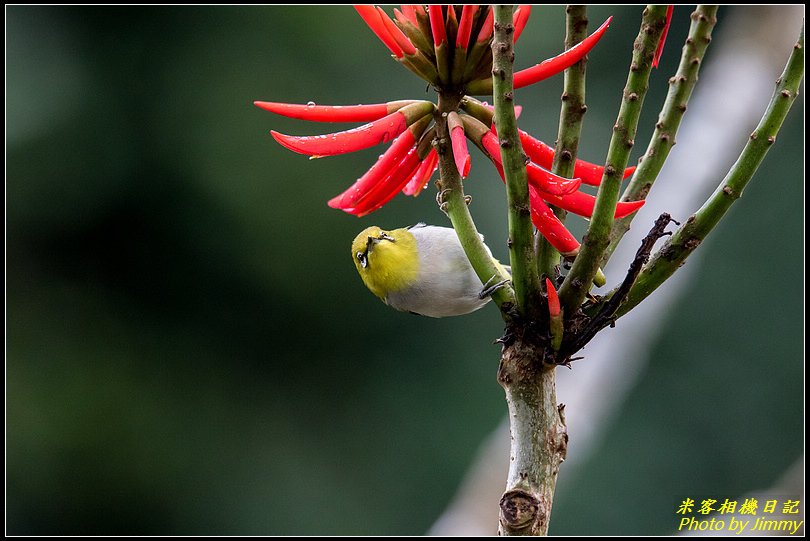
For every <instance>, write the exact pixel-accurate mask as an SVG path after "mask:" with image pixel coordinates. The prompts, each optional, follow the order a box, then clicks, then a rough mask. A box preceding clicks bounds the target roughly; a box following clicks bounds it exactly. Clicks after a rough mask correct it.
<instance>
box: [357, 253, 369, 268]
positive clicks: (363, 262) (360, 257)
mask: <svg viewBox="0 0 810 541" xmlns="http://www.w3.org/2000/svg"><path fill="white" fill-rule="evenodd" d="M357 261H359V262H360V266H361V267H363V268H364V269H365V268H366V267H368V256H366V252H357Z"/></svg>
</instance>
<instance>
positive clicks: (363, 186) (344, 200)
mask: <svg viewBox="0 0 810 541" xmlns="http://www.w3.org/2000/svg"><path fill="white" fill-rule="evenodd" d="M415 143H416V138H415V137H414V135H413V133H411V131H410V130H407V131H405V133H403V134H402V135H400V136H399V137H397V139H396V140H395V141H394V143H393V144H392V145H391V146H390V147H389V148H388V150H386V151H385V152H384V153H383V155H382V156H380V157H379V159H378V160H377V162H376V163H375V164H374V165H372V166H371V168H370V169H369V170H368V171H366V172H365V173H364V174H363V176H362V177H360V178H359V179H357V181H355V183H354V184H352V185H351V186H350V187H349V189H347V190H346V191H345V192H343V193H342V194H340V195H338V196H337V197H334V198H332V199H331V200H330V201H329V206H330V207H332V208H340V209H345V208H351V207H354V206H355V205H356V204H357V203H358V202H359V201H360V200H362V199H363V198H364V197H366V196H367V195H368V193H369V192H370V191H371V190H373V189H374V187H375V186H376V185H377V184H378V183H379V182H380V181H382V180H383V179H385V177H387V176H388V175H389V174H391V171H392V170H393V169H394V168H395V167H396V165H397V163H399V162H400V161H402V159H403V158H404V157H405V155H406V154H407V152H408V150H409V149H410V148H411V147H414V144H415Z"/></svg>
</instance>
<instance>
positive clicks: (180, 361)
mask: <svg viewBox="0 0 810 541" xmlns="http://www.w3.org/2000/svg"><path fill="white" fill-rule="evenodd" d="M725 9H732V8H725ZM611 13H612V14H614V15H615V16H616V19H615V21H614V24H613V25H612V27H611V29H610V31H609V32H608V34H607V35H606V36H605V38H604V40H603V42H602V43H601V44H600V45H599V49H598V55H597V54H596V53H595V54H594V55H592V61H591V63H590V64H589V75H588V78H589V82H590V87H589V94H588V104H589V112H588V115H587V117H586V136H585V138H584V141H583V147H582V155H583V157H584V158H586V159H591V160H593V161H598V160H599V159H600V158H601V157H602V156H603V154H604V149H605V148H606V145H607V141H608V139H609V137H610V126H611V124H612V122H613V121H614V119H615V114H616V109H617V106H618V99H619V96H620V93H621V88H622V86H623V83H624V79H625V78H626V66H627V64H628V58H629V52H630V48H631V46H632V40H633V38H634V37H635V35H636V32H637V29H638V21H639V10H638V9H637V8H626V7H622V8H609V7H595V8H593V9H592V10H591V12H590V15H591V21H592V23H596V22H598V21H601V20H603V19H604V18H606V17H607V16H608V15H609V14H611ZM688 13H689V10H688V8H685V7H684V8H681V7H679V8H678V9H677V10H676V19H675V21H674V23H673V27H672V29H671V31H670V36H671V37H670V39H671V41H670V45H669V47H668V49H667V53H666V54H665V56H664V60H663V61H662V66H661V69H659V70H658V71H657V72H656V73H655V74H654V76H653V80H652V84H651V90H650V95H649V97H648V102H647V104H648V106H647V109H646V110H645V114H644V117H643V119H642V126H643V128H642V129H641V130H640V133H639V136H638V138H637V140H638V141H646V140H647V138H648V137H649V134H650V133H651V129H652V125H653V124H654V122H655V117H656V115H657V111H658V108H659V104H660V103H661V102H662V100H663V96H664V95H665V92H666V79H667V77H668V76H669V75H668V74H671V73H672V72H673V71H674V69H675V67H676V65H677V61H678V57H679V49H680V44H681V43H682V42H683V39H684V37H685V35H686V29H687V28H688ZM6 17H7V19H6V47H7V53H6V158H7V165H6V197H7V199H6V225H7V239H6V240H7V246H6V257H7V266H6V273H7V275H6V279H7V281H6V287H7V290H6V293H7V300H6V302H7V305H6V310H7V322H6V329H7V346H6V347H7V357H6V358H7V361H6V377H7V380H6V408H7V409H6V468H7V470H6V476H7V477H6V491H7V493H6V495H7V504H6V505H7V508H6V512H7V515H6V525H7V533H9V534H154V535H157V534H420V533H423V532H425V531H427V529H428V528H429V527H430V525H431V524H432V523H433V521H434V520H435V519H436V518H437V517H438V516H439V514H440V513H441V511H442V509H443V508H444V507H445V505H446V504H447V502H448V501H449V499H450V498H451V497H452V495H453V494H454V492H455V489H456V486H457V484H458V482H459V480H460V479H461V477H462V476H463V474H464V472H465V469H466V467H467V465H468V463H469V461H470V460H471V458H472V457H473V456H474V454H475V452H476V449H477V446H478V444H479V443H480V441H481V440H482V439H483V438H484V437H485V436H486V435H487V434H489V433H490V432H491V431H492V429H493V428H494V427H495V426H496V425H497V424H498V422H499V420H500V419H501V418H502V417H503V415H504V413H505V403H504V400H503V393H502V390H501V388H500V387H499V386H498V384H497V383H496V381H495V371H496V368H497V361H498V348H497V347H496V346H494V345H493V344H492V341H493V339H494V338H496V337H497V336H499V333H500V331H501V324H500V318H499V316H498V314H497V311H496V310H495V309H494V308H492V307H488V308H487V309H484V310H481V311H479V312H478V313H475V314H472V315H469V316H465V317H461V318H454V319H447V320H432V319H428V318H419V317H415V316H411V315H409V314H401V313H397V312H395V311H393V310H390V309H389V308H387V307H385V306H384V305H383V304H382V303H380V302H379V301H378V300H377V299H376V298H374V297H373V296H372V295H371V294H370V293H369V292H368V291H367V290H366V289H365V288H364V286H363V285H362V283H361V281H360V279H359V278H358V276H356V272H355V270H354V268H353V265H352V264H351V261H350V259H349V253H348V252H349V249H348V248H349V243H350V241H351V239H352V238H353V237H354V235H355V234H356V233H357V232H358V231H359V230H361V229H362V228H364V227H366V226H368V225H373V224H378V225H381V226H384V227H397V226H401V225H405V224H409V223H414V222H417V221H426V222H429V223H437V224H444V223H446V219H445V217H444V216H443V215H442V214H441V213H440V212H439V210H438V209H437V207H436V204H435V202H434V201H433V197H434V192H435V190H434V189H433V188H432V187H430V188H429V189H428V190H426V193H425V194H424V195H423V196H422V197H420V198H418V199H416V200H410V199H408V198H404V197H400V198H397V200H395V201H394V202H393V203H391V204H390V205H388V206H387V207H386V208H384V209H383V210H381V211H379V212H378V213H376V214H374V215H372V216H370V217H368V218H364V219H360V220H358V219H357V218H354V217H352V216H349V215H346V214H343V213H341V212H338V211H335V210H332V209H329V208H327V207H326V201H327V199H329V198H330V197H332V196H333V195H335V194H337V193H339V192H340V191H342V190H343V189H345V187H346V186H348V185H349V184H350V183H351V182H352V181H353V180H354V179H355V178H356V177H357V176H359V175H360V174H361V173H362V172H363V171H365V169H367V168H368V166H369V165H370V164H371V163H372V161H373V159H374V157H375V156H376V155H377V154H378V153H379V149H376V148H375V149H371V150H369V151H367V152H363V153H358V154H352V155H346V156H340V157H334V158H329V159H321V160H314V161H308V160H307V159H306V158H305V157H303V156H300V155H295V154H292V153H290V152H288V151H285V150H284V149H282V148H281V147H280V146H278V145H277V144H275V143H274V142H273V141H272V139H271V138H270V136H269V130H270V129H276V130H279V131H282V132H286V133H296V134H304V133H321V132H322V131H330V130H329V127H328V126H320V125H311V124H307V123H304V122H301V121H293V120H289V119H284V118H281V117H276V116H274V115H271V114H270V113H266V112H263V111H261V110H259V109H257V108H255V107H253V105H252V101H253V100H254V99H264V100H271V101H289V102H297V103H304V102H307V101H310V100H312V101H315V102H318V103H335V104H341V103H373V102H380V101H387V100H393V99H402V98H419V97H423V96H427V97H430V96H432V91H428V92H426V91H425V85H424V84H423V83H421V82H420V81H418V80H416V79H415V78H414V77H413V76H411V75H410V73H408V72H406V71H405V70H403V69H401V68H400V67H399V66H398V65H397V64H396V63H395V62H392V61H391V60H390V59H389V58H388V55H387V52H386V51H385V49H384V48H383V46H382V45H381V44H380V43H378V42H377V41H376V39H375V38H374V37H373V35H372V34H371V32H370V31H368V29H367V28H365V26H364V25H363V24H362V22H361V21H360V19H359V17H357V15H356V13H355V12H354V10H352V9H351V8H350V7H347V6H346V7H240V8H231V7H195V8H180V7H168V8H162V7H103V8H95V7H93V8H91V7H23V6H7V7H6ZM563 21H564V15H563V12H562V9H560V8H553V7H547V8H535V11H534V14H533V16H532V20H531V21H530V23H529V26H528V28H527V31H526V33H525V34H524V35H523V37H522V38H521V44H520V48H519V51H518V52H519V54H524V55H525V56H524V57H523V58H524V61H523V63H522V64H520V60H519V64H520V65H522V66H525V65H528V63H529V61H530V59H531V60H535V59H540V58H544V57H547V56H551V55H552V54H556V53H557V52H558V51H559V50H560V48H561V46H560V44H561V42H562V38H563V33H564V26H563ZM721 26H722V22H721ZM526 51H535V52H536V51H542V52H540V53H527V52H526ZM710 56H711V52H710V53H709V57H710ZM561 84H562V82H561V79H560V78H555V79H552V80H550V81H548V82H546V83H542V84H540V85H537V87H536V88H532V89H530V90H526V91H524V93H523V94H521V102H522V103H523V104H524V105H528V104H531V110H529V109H528V108H527V109H526V110H525V111H524V116H523V121H524V122H525V124H524V126H526V127H527V128H529V129H530V131H532V132H534V133H536V134H537V135H539V136H540V137H541V138H543V139H545V140H547V141H553V140H554V138H555V135H556V129H557V125H556V117H557V114H558V110H559V93H560V88H561ZM801 99H802V98H800V99H799V101H797V103H796V106H795V108H794V110H793V111H791V114H790V117H789V118H788V121H787V124H786V126H785V130H784V131H783V133H782V134H780V136H779V141H778V144H777V145H775V147H774V148H773V150H772V151H771V153H770V154H769V155H768V157H767V159H766V162H765V165H764V166H763V168H762V169H761V170H760V172H759V173H758V175H757V177H756V179H755V182H754V183H753V184H752V185H751V187H750V188H749V189H748V190H747V191H746V194H745V197H744V198H743V199H742V200H741V201H740V202H739V204H738V206H737V207H736V208H735V209H734V210H733V211H732V212H731V214H730V216H729V217H728V219H727V221H725V222H724V223H723V224H722V225H721V226H720V227H719V229H718V231H717V232H716V236H715V237H714V238H713V240H712V241H711V242H709V243H707V245H706V246H705V251H706V253H705V254H703V255H704V257H703V259H702V260H700V261H699V262H696V263H695V264H698V265H700V271H699V273H698V277H697V279H696V280H695V281H694V283H693V284H691V286H690V288H689V291H688V294H687V296H686V297H685V298H684V299H682V300H681V301H680V302H679V303H677V305H674V306H672V307H671V315H670V321H669V327H668V330H667V332H666V333H664V334H663V335H662V337H661V338H660V340H659V341H658V343H657V345H656V346H655V348H654V351H653V352H651V353H652V355H653V358H654V359H655V361H654V362H653V363H652V364H651V365H650V367H649V368H648V369H647V370H646V372H645V374H644V375H643V377H642V379H641V381H640V383H639V386H638V387H637V388H636V389H635V390H634V391H633V392H632V393H631V394H630V395H629V396H628V397H627V402H626V403H625V405H624V406H623V410H622V413H621V415H620V419H619V422H618V423H617V425H616V426H615V427H613V428H612V429H611V430H610V434H611V435H610V437H608V438H607V439H606V441H604V442H603V443H602V444H601V447H600V448H599V449H598V450H597V451H596V452H595V453H594V455H593V456H592V457H591V458H590V459H589V460H588V461H587V462H586V463H585V464H583V465H582V468H581V469H580V470H578V471H576V472H567V471H566V470H565V469H563V474H562V476H561V477H560V484H559V488H560V490H559V498H558V501H557V504H556V506H555V517H554V522H553V523H552V532H553V533H558V534H575V533H593V534H595V533H631V534H665V533H669V532H670V531H672V528H673V526H674V524H675V519H674V515H673V513H674V507H673V505H674V504H673V502H676V501H680V499H681V498H682V497H684V496H688V495H692V497H696V495H700V494H703V493H708V494H709V495H711V494H715V495H716V496H719V497H736V496H737V495H738V494H741V493H743V492H745V491H747V490H751V489H753V488H760V487H766V486H769V485H770V484H771V483H772V482H773V481H774V480H775V479H776V478H777V477H778V476H779V475H780V474H781V473H782V472H783V471H784V470H785V469H786V468H787V467H788V466H789V465H790V464H791V463H792V462H793V461H794V460H796V458H797V457H798V456H799V455H800V453H801V451H802V449H803V437H802V432H803V428H802V427H803V398H802V397H803V383H802V375H803V346H802V314H803V304H802V288H801V287H799V286H800V285H801V284H802V283H803V278H802V277H803V256H802V250H801V249H800V247H799V242H800V241H801V239H802V238H803V233H800V232H803V227H804V223H803V218H802V212H803V211H802V199H803V198H802V197H801V196H800V194H801V193H802V191H803V168H802V167H803V159H802V158H803V147H802V140H803V137H802V134H803V128H804V126H803V123H802V119H803V104H802V103H801V102H800V101H801ZM764 105H765V104H764V103H763V104H762V107H763V108H764ZM319 130H322V131H319ZM645 146H646V144H639V145H637V148H636V149H635V150H634V155H633V156H634V158H633V159H634V160H635V158H636V157H637V156H638V155H639V153H640V152H642V150H643V147H645ZM474 160H475V161H474V163H473V174H472V176H471V178H470V180H469V181H468V182H467V186H468V191H469V192H470V193H471V194H472V196H473V212H474V214H475V216H476V220H477V223H478V225H479V228H480V229H481V230H482V232H484V233H485V234H486V235H487V237H488V239H490V245H491V246H492V247H493V250H494V251H495V253H496V255H499V256H500V257H505V248H504V247H503V246H502V243H500V242H498V240H497V239H505V238H506V224H505V214H504V212H505V204H504V201H503V199H504V198H503V188H502V185H501V183H500V182H499V181H498V180H497V178H496V177H495V174H494V172H493V171H492V169H491V167H488V166H487V164H485V163H484V162H483V159H481V158H480V157H475V158H474ZM718 180H719V179H718ZM476 203H478V204H476ZM578 227H580V229H579V231H581V230H582V229H581V225H580V226H578ZM493 239H494V240H493ZM611 278H612V279H613V280H614V281H615V280H616V279H618V278H617V277H611ZM610 332H612V333H614V334H615V336H616V339H621V326H619V327H618V328H617V329H616V330H613V331H610ZM585 362H587V361H585ZM493 504H494V502H493Z"/></svg>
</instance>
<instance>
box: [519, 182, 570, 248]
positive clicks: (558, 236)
mask: <svg viewBox="0 0 810 541" xmlns="http://www.w3.org/2000/svg"><path fill="white" fill-rule="evenodd" d="M529 202H530V206H531V215H532V223H533V224H534V226H535V227H536V228H537V230H538V231H539V232H540V234H541V235H543V236H544V237H545V238H546V240H548V242H549V243H550V244H551V245H552V246H554V248H555V249H557V251H558V252H560V253H561V254H563V255H566V256H570V255H575V254H576V253H577V252H579V241H578V240H577V239H576V238H574V236H573V235H572V234H571V232H570V231H568V230H567V229H566V228H565V225H563V223H562V222H561V221H560V220H559V218H557V217H556V216H555V215H554V212H553V211H552V210H551V209H550V208H549V207H548V205H546V204H545V202H544V201H543V198H542V197H540V194H539V193H538V192H537V190H535V189H534V187H532V186H529Z"/></svg>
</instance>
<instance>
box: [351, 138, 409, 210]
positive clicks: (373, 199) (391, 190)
mask: <svg viewBox="0 0 810 541" xmlns="http://www.w3.org/2000/svg"><path fill="white" fill-rule="evenodd" d="M418 168H419V154H418V153H417V151H416V147H415V146H414V147H413V148H411V149H410V150H409V151H408V153H407V154H406V155H405V157H404V158H402V160H400V162H399V163H397V164H396V166H395V167H394V168H393V169H392V170H391V172H390V174H389V175H388V176H387V177H386V178H384V179H383V180H382V181H381V182H378V183H377V185H376V186H374V187H373V188H372V189H371V190H369V192H368V193H367V194H366V196H365V197H363V198H361V199H360V201H358V203H357V204H356V205H355V206H354V207H352V208H345V207H344V208H343V210H345V211H346V212H348V213H349V214H354V215H355V216H357V217H361V216H365V215H367V214H371V213H372V212H374V211H375V210H378V209H380V208H381V207H383V206H384V205H385V204H386V203H388V202H389V201H391V200H392V199H393V198H394V197H395V196H396V195H397V194H398V193H399V192H400V191H402V189H403V188H404V187H405V185H406V184H407V183H408V182H409V181H410V179H411V177H412V176H413V174H414V173H415V172H416V171H417V169H418Z"/></svg>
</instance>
